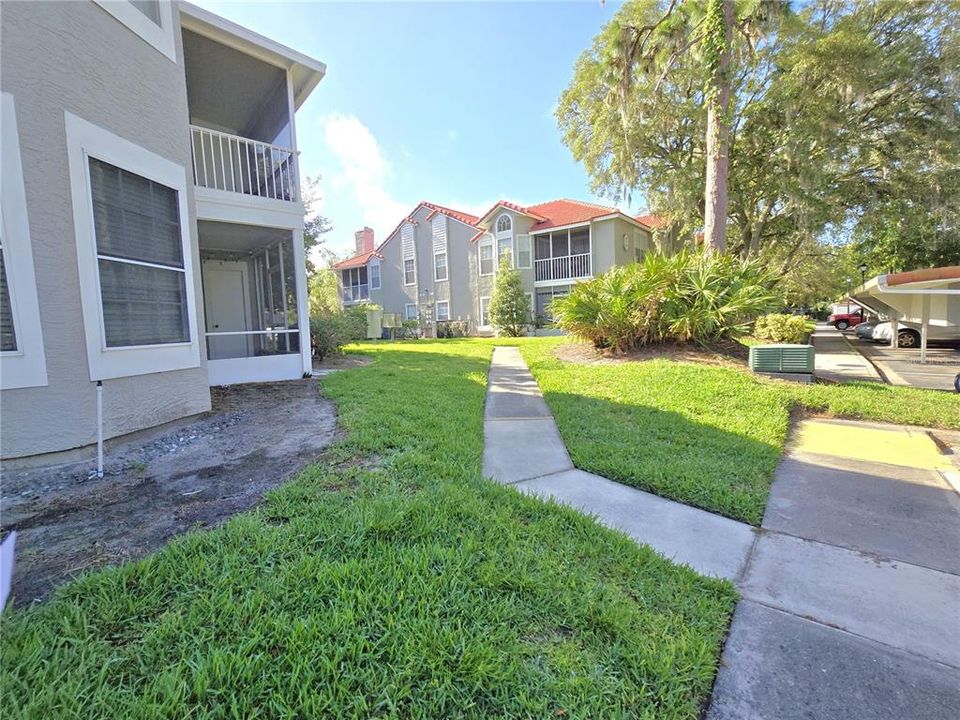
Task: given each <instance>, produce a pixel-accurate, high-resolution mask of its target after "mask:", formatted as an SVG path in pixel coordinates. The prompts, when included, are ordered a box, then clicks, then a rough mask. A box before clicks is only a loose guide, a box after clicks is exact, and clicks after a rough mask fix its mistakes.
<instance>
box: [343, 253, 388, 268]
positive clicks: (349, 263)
mask: <svg viewBox="0 0 960 720" xmlns="http://www.w3.org/2000/svg"><path fill="white" fill-rule="evenodd" d="M375 257H376V258H380V259H381V260H383V255H381V254H380V253H378V252H377V251H376V250H368V251H367V252H364V253H360V254H359V255H354V256H353V257H352V258H347V259H346V260H341V261H340V262H338V263H334V264H333V265H331V266H330V268H331V269H332V270H349V269H350V268H355V267H363V266H364V265H366V264H367V263H368V262H370V259H371V258H375Z"/></svg>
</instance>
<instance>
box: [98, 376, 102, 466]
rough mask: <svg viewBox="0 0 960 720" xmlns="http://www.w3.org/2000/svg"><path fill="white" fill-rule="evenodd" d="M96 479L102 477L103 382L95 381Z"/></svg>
mask: <svg viewBox="0 0 960 720" xmlns="http://www.w3.org/2000/svg"><path fill="white" fill-rule="evenodd" d="M97 477H98V478H102V477H103V380H97Z"/></svg>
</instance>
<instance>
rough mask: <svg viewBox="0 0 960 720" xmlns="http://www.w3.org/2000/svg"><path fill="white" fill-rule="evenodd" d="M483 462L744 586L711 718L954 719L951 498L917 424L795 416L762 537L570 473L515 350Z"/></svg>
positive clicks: (505, 360) (496, 394)
mask: <svg viewBox="0 0 960 720" xmlns="http://www.w3.org/2000/svg"><path fill="white" fill-rule="evenodd" d="M840 340H841V341H842V338H840ZM484 469H485V473H486V474H487V475H488V476H491V477H493V478H494V479H497V480H499V481H500V482H504V483H509V484H514V485H515V486H516V487H517V488H518V489H519V490H521V491H523V492H531V493H536V494H538V495H541V496H545V497H552V498H554V499H555V500H557V501H559V502H563V503H565V504H569V505H571V506H573V507H576V508H578V509H581V510H583V511H585V512H587V513H590V514H592V515H594V516H595V517H596V519H597V520H598V521H599V522H601V523H603V524H605V525H608V526H609V527H613V528H616V529H619V530H622V531H624V532H625V533H627V534H628V535H630V536H631V537H633V538H634V539H635V540H637V541H638V542H643V543H647V544H649V545H651V546H652V547H653V548H654V549H656V550H657V551H658V552H660V553H662V554H663V555H665V556H667V557H669V558H671V559H673V560H675V561H676V562H680V563H686V564H688V565H690V566H691V567H693V568H694V569H695V570H698V571H699V572H701V573H704V574H708V575H714V576H717V577H724V578H728V579H731V580H733V581H734V582H736V583H737V585H738V588H739V590H740V592H741V594H742V600H741V601H740V603H739V604H738V606H737V610H736V613H735V615H734V619H733V623H732V625H731V630H730V635H729V638H728V640H727V643H726V646H725V649H724V652H723V658H722V661H721V666H720V671H719V673H718V676H717V680H716V684H715V688H714V693H713V698H712V702H711V706H710V709H709V711H708V714H707V717H708V718H709V719H711V720H726V719H727V718H731V719H732V718H737V719H738V720H739V719H740V718H756V719H758V720H763V719H766V718H769V719H770V720H773V719H775V718H776V719H777V720H791V719H793V718H797V719H798V720H799V719H800V718H805V719H807V718H822V719H823V720H832V719H833V718H839V717H845V718H847V717H848V718H889V719H890V720H893V719H894V718H896V719H897V720H911V719H915V720H920V719H921V718H923V719H924V720H927V719H930V720H937V719H940V718H943V719H946V718H951V719H952V718H955V717H956V708H957V707H960V575H958V573H960V559H958V558H960V497H958V495H957V493H956V492H955V491H954V490H953V488H952V487H951V486H950V485H949V484H948V483H947V481H946V479H945V473H946V472H952V471H955V470H956V468H955V467H954V466H953V465H952V464H951V463H950V461H949V458H948V456H944V455H941V454H940V451H939V449H938V447H937V446H936V445H935V444H934V443H933V441H932V440H931V439H930V438H929V437H928V436H927V435H926V434H925V433H924V432H922V431H919V430H917V429H911V428H899V427H895V426H885V425H874V424H870V423H853V422H846V421H820V420H816V421H804V422H803V423H801V425H800V427H799V428H798V430H797V432H795V433H794V436H793V438H792V440H791V443H790V446H789V448H788V452H787V454H786V456H785V457H784V459H783V461H782V462H781V464H780V466H779V468H778V469H777V472H776V475H775V478H774V482H773V485H772V488H771V493H770V499H769V501H768V506H767V512H766V514H765V516H764V522H763V527H762V528H761V529H759V530H757V529H755V528H752V527H750V526H748V525H744V524H743V523H738V522H735V521H733V520H729V519H727V518H723V517H720V516H717V515H714V514H712V513H708V512H705V511H702V510H698V509H696V508H691V507H689V506H686V505H682V504H680V503H676V502H673V501H670V500H665V499H663V498H660V497H657V496H654V495H651V494H650V493H646V492H643V491H641V490H637V489H635V488H631V487H626V486H624V485H621V484H619V483H615V482H612V481H610V480H606V479H604V478H601V477H598V476H596V475H592V474H590V473H586V472H582V471H580V470H576V469H573V468H572V464H571V463H570V458H569V455H568V454H567V452H566V449H565V447H564V445H563V442H562V440H561V439H560V434H559V432H558V430H557V427H556V424H555V423H554V422H553V418H552V417H551V415H550V413H549V409H548V408H547V406H546V403H545V402H544V400H543V398H542V396H541V394H540V392H539V389H538V388H537V385H536V382H535V381H534V379H533V377H532V376H531V375H530V373H529V371H528V370H527V368H526V365H525V364H524V363H523V360H522V358H521V356H520V353H519V351H518V350H517V349H516V348H496V349H495V350H494V356H493V363H492V366H491V371H490V388H489V393H488V400H487V412H486V418H485V449H484Z"/></svg>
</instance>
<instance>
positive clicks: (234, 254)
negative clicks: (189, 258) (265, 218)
mask: <svg viewBox="0 0 960 720" xmlns="http://www.w3.org/2000/svg"><path fill="white" fill-rule="evenodd" d="M198 227H199V230H200V243H199V245H200V264H201V270H202V277H203V309H204V317H205V322H206V327H205V333H204V335H205V341H206V352H207V360H208V372H209V375H210V384H211V385H227V384H232V383H237V382H255V381H262V380H282V379H292V378H298V377H300V376H301V375H302V374H303V361H302V358H301V355H302V352H301V351H302V349H303V343H304V342H305V341H303V340H302V339H301V327H300V318H299V312H298V292H297V290H298V277H299V276H300V273H299V272H298V271H297V269H298V268H297V262H298V261H297V259H296V257H295V253H294V246H293V243H294V233H293V231H291V230H283V229H277V228H267V227H256V226H251V225H239V224H233V223H221V222H211V221H203V220H201V221H200V222H198Z"/></svg>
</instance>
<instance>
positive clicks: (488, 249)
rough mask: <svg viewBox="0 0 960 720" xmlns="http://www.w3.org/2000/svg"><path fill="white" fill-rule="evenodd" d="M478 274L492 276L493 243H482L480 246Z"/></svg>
mask: <svg viewBox="0 0 960 720" xmlns="http://www.w3.org/2000/svg"><path fill="white" fill-rule="evenodd" d="M480 274H481V275H492V274H493V243H489V242H488V243H484V244H483V245H481V246H480Z"/></svg>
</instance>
